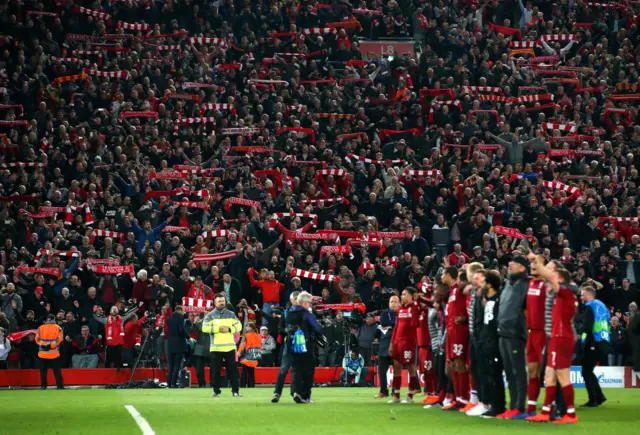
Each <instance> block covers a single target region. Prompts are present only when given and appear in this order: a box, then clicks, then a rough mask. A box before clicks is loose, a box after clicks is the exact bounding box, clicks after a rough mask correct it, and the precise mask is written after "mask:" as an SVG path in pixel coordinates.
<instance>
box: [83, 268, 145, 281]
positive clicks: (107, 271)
mask: <svg viewBox="0 0 640 435" xmlns="http://www.w3.org/2000/svg"><path fill="white" fill-rule="evenodd" d="M89 269H91V270H92V271H93V273H96V274H99V275H122V274H129V276H130V277H131V278H132V279H133V278H135V276H136V273H135V271H134V270H133V265H128V266H103V265H90V266H89Z"/></svg>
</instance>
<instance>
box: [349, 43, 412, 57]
mask: <svg viewBox="0 0 640 435" xmlns="http://www.w3.org/2000/svg"><path fill="white" fill-rule="evenodd" d="M360 51H361V52H362V53H364V54H365V55H366V54H367V53H372V54H375V55H378V56H385V57H386V56H395V55H396V54H395V53H398V56H402V55H403V54H409V55H411V56H415V54H416V50H415V47H414V44H413V42H400V41H360Z"/></svg>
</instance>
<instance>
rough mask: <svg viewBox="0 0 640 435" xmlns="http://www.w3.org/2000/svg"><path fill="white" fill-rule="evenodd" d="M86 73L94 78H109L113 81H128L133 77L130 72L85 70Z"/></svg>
mask: <svg viewBox="0 0 640 435" xmlns="http://www.w3.org/2000/svg"><path fill="white" fill-rule="evenodd" d="M84 73H85V74H89V75H92V76H97V77H108V78H112V79H125V80H128V79H129V77H131V75H130V74H129V71H98V70H97V69H85V70H84Z"/></svg>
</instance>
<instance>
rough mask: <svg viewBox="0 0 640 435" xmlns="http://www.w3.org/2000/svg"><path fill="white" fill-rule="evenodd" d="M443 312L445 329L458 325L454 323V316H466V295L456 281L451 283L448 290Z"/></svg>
mask: <svg viewBox="0 0 640 435" xmlns="http://www.w3.org/2000/svg"><path fill="white" fill-rule="evenodd" d="M444 314H445V316H446V318H447V330H451V329H452V328H454V327H456V326H459V325H457V324H456V317H467V296H465V295H464V293H462V289H461V288H460V284H459V283H458V282H456V283H455V284H453V285H452V286H451V289H450V290H449V300H448V301H447V306H446V307H445V313H444ZM463 326H465V325H463ZM467 327H468V326H467Z"/></svg>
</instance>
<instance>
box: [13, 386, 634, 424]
mask: <svg viewBox="0 0 640 435" xmlns="http://www.w3.org/2000/svg"><path fill="white" fill-rule="evenodd" d="M376 392H377V391H376V390H374V389H355V388H351V389H342V388H317V389H315V390H314V392H313V399H314V400H315V401H316V403H314V404H311V405H297V404H295V403H293V401H292V400H291V399H290V397H289V396H286V397H283V400H282V401H281V402H280V403H279V404H277V405H274V404H271V403H270V402H269V400H270V398H271V393H272V389H270V388H257V389H251V390H249V389H245V390H244V391H243V394H244V397H243V398H236V399H234V398H232V397H231V394H230V391H229V390H224V392H223V395H222V397H220V398H217V399H213V398H212V397H211V393H212V392H211V390H209V389H187V390H66V391H56V390H48V391H40V390H37V391H36V390H30V391H3V392H0V403H1V408H0V409H1V410H0V434H10V435H15V434H60V435H73V434H83V435H86V434H116V435H128V434H140V433H141V431H140V429H139V428H138V426H137V425H136V423H135V422H134V420H133V418H132V417H131V416H130V415H129V413H128V412H127V411H126V409H125V408H124V405H132V406H134V407H135V408H136V409H137V410H138V412H140V414H141V415H142V416H143V417H144V418H145V419H146V420H147V421H148V422H149V424H150V425H151V427H152V428H153V430H154V431H155V433H156V434H158V435H162V434H189V435H192V434H193V435H195V434H197V435H201V434H212V433H218V434H230V435H244V434H247V435H254V434H258V435H266V434H268V435H278V434H304V435H312V434H313V435H315V434H331V435H337V434H349V435H360V434H363V435H364V434H366V435H378V434H385V435H386V434H389V435H391V434H402V435H409V434H421V435H423V434H431V433H433V434H438V435H443V434H465V435H479V434H482V433H489V432H491V434H492V435H499V434H503V433H504V434H509V435H518V434H542V433H552V432H557V433H562V434H563V435H564V434H574V433H576V434H577V433H580V434H591V435H596V434H605V433H614V434H617V433H629V431H633V430H634V429H633V427H634V426H633V423H636V422H637V421H638V415H639V414H638V413H639V411H640V391H638V390H611V389H610V390H605V393H606V395H607V397H608V399H609V400H608V402H607V403H606V404H605V405H604V406H603V407H602V408H598V409H587V410H583V409H578V417H579V418H580V423H579V424H578V425H565V426H562V427H560V426H555V425H551V424H546V425H536V424H532V423H526V422H523V421H502V420H495V419H491V420H489V419H481V418H472V417H467V416H466V415H463V414H460V413H457V412H453V413H452V412H443V411H440V410H435V409H434V410H425V409H423V408H422V406H421V405H418V404H412V405H402V404H397V405H390V404H387V403H386V401H384V402H380V401H377V400H374V399H373V396H374V394H375V393H376ZM286 393H287V390H285V394H286ZM576 400H577V403H583V402H585V401H586V392H585V390H584V389H580V390H576Z"/></svg>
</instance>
